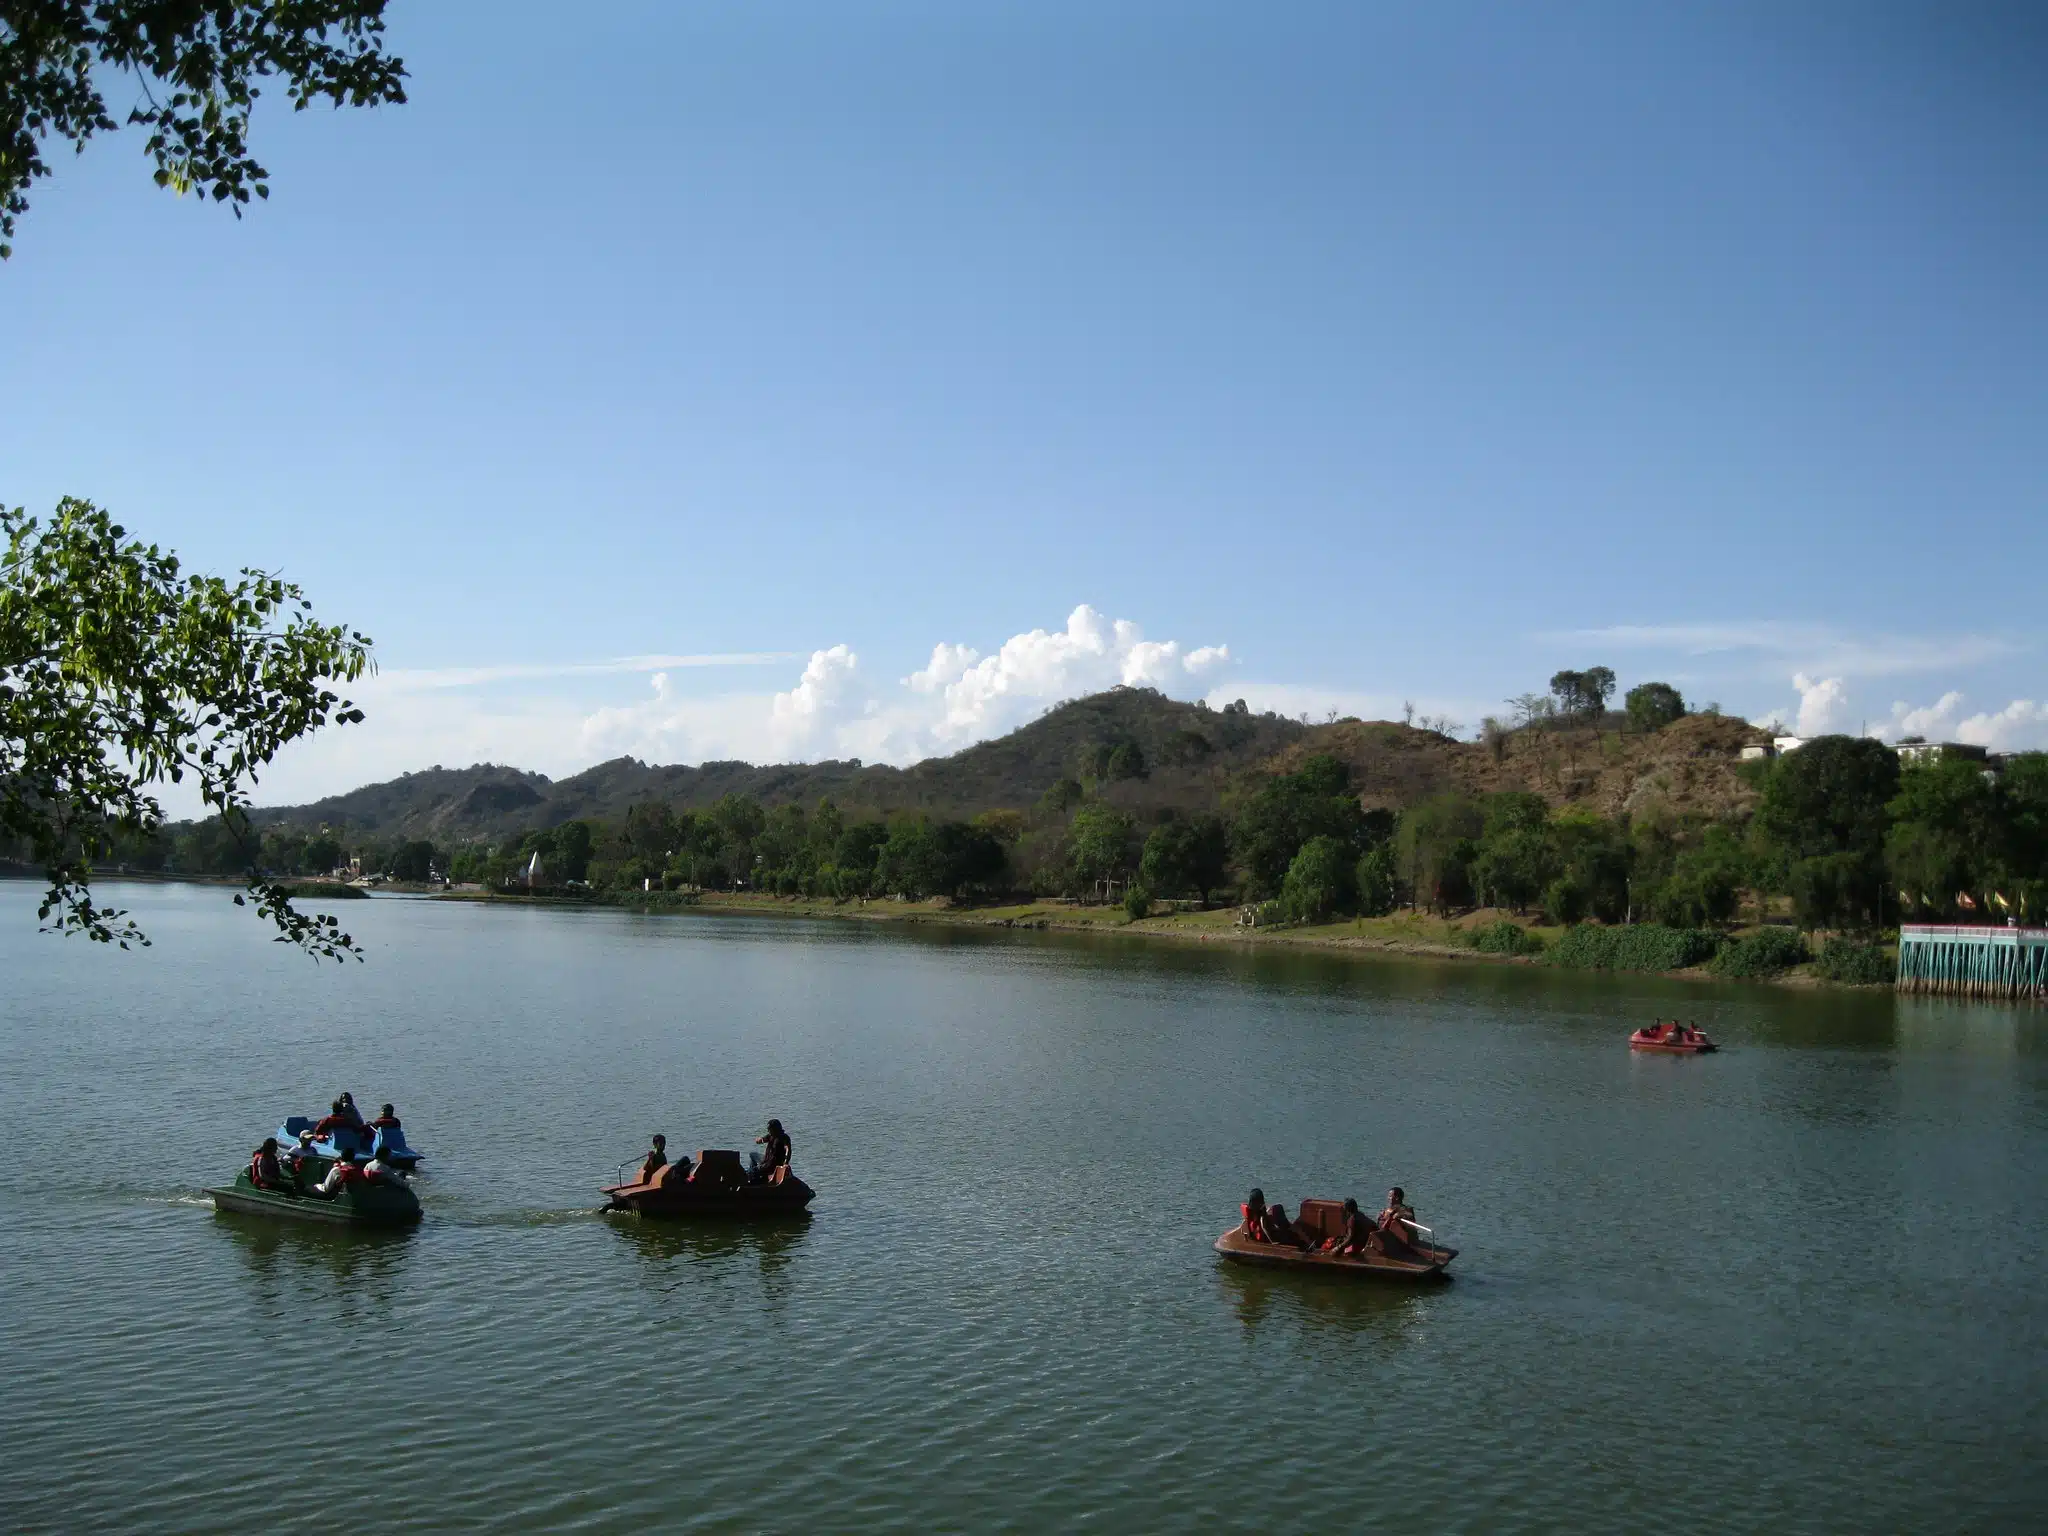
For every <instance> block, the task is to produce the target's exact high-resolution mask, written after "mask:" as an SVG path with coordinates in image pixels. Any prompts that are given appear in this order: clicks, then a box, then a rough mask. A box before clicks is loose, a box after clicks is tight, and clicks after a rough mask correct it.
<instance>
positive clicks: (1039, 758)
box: [253, 688, 1309, 843]
mask: <svg viewBox="0 0 2048 1536" xmlns="http://www.w3.org/2000/svg"><path fill="white" fill-rule="evenodd" d="M1308 734H1309V727H1307V726H1305V725H1303V724H1301V723H1300V722H1299V721H1294V720H1289V719H1286V718H1285V717H1283V716H1280V715H1274V714H1264V715H1259V714H1252V713H1250V712H1249V711H1245V710H1242V709H1239V708H1237V707H1234V706H1233V707H1228V708H1225V709H1222V710H1212V709H1209V708H1207V707H1205V706H1202V705H1197V704H1183V703H1181V702H1179V701H1177V700H1174V699H1169V698H1167V697H1165V696H1164V695H1163V694H1160V693H1157V692H1155V691H1153V690H1151V689H1149V688H1113V689H1111V690H1110V691H1108V692H1107V693H1098V694H1093V695H1091V696H1089V697H1088V698H1084V699H1075V700H1073V701H1072V702H1070V703H1066V704H1061V705H1059V706H1057V707H1056V708H1054V709H1051V710H1048V711H1047V712H1046V713H1045V714H1044V715H1041V716H1040V717H1039V718H1038V719H1036V720H1034V721H1032V722H1031V723H1030V724H1028V725H1025V726H1022V727H1020V728H1018V729H1017V730H1014V731H1012V732H1011V733H1010V734H1009V735H1007V736H1002V737H998V738H997V739H995V740H993V741H984V742H981V743H978V744H977V745H975V746H972V747H969V748H967V749H966V750H965V751H962V752H956V753H954V754H953V755H952V756H950V757H935V758H929V759H927V760H926V761H924V762H921V763H917V764H915V765H913V766H911V767H909V768H889V767H882V766H877V765H863V764H862V763H860V762H858V761H851V762H823V763H802V764H772V765H765V766H757V765H755V764H751V763H739V762H721V763H704V764H702V765H701V766H697V767H684V766H680V765H675V766H666V767H663V766H653V765H649V764H647V763H642V762H639V761H637V760H636V759H633V758H630V757H621V758H615V759H614V760H612V761H611V762H608V763H600V764H598V765H597V766H596V767H595V768H590V769H586V770H585V771H584V772H582V773H579V774H576V775H575V776H573V777H571V778H566V779H561V780H550V779H548V778H547V777H546V776H544V775H542V774H537V773H524V772H521V771H520V770H518V769H516V768H503V767H497V766H494V765H492V764H488V763H487V764H481V765H479V766H477V767H473V768H430V769H427V770H425V771H424V772H420V773H409V774H407V775H405V776H404V777H403V778H398V779H391V780H388V781H386V782H385V783H381V784H369V785H365V786H364V787H363V788H361V789H356V790H351V791H349V792H348V793H347V794H344V795H333V796H330V797H329V798H327V799H325V800H318V801H315V802H313V803H312V804H311V805H296V806H283V807H271V808H265V809H261V810H258V811H256V812H255V813H254V818H253V819H254V820H255V822H256V823H257V825H259V826H265V827H272V826H277V827H284V826H291V827H303V828H308V829H310V828H313V827H318V826H323V825H324V826H329V827H333V828H336V829H343V828H346V829H349V830H351V831H354V832H358V833H363V834H376V835H378V836H380V837H392V836H403V837H408V838H426V839H429V840H431V841H434V842H436V843H451V842H467V841H474V840H479V839H485V840H488V839H492V838H498V837H516V836H517V835H518V834H519V833H521V832H523V831H525V830H527V829H529V828H533V827H546V826H554V825H557V824H559V823H561V822H565V821H571V820H577V819H590V820H596V821H622V820H624V818H625V814H626V812H627V810H628V809H629V808H630V807H632V806H634V805H636V804H639V803H641V802H643V801H649V800H655V801H665V802H666V803H668V804H669V805H670V806H672V807H674V808H675V809H677V810H692V809H701V808H703V807H706V806H709V805H712V804H714V803H716V802H717V801H718V800H719V799H720V798H722V797H723V796H725V795H728V794H741V795H748V796H751V797H752V798H754V799H756V800H758V801H760V802H761V804H762V805H764V806H768V807H773V806H777V805H784V804H791V803H794V804H799V805H806V806H808V805H813V804H815V803H816V802H817V801H818V800H820V799H823V798H826V797H829V798H831V799H832V800H833V801H835V802H836V803H837V804H838V805H839V806H840V807H841V808H842V809H843V810H845V811H847V812H849V813H859V812H877V813H883V814H886V813H888V812H891V811H901V810H914V811H924V812H929V813H930V814H932V815H934V816H941V817H963V818H964V817H969V816H973V815H976V814H978V813H980V812H982V811H985V810H992V809H995V808H997V807H1005V806H1007V807H1021V806H1028V805H1031V804H1033V803H1035V802H1036V801H1037V800H1038V799H1039V798H1040V797H1041V796H1043V795H1044V794H1045V792H1046V791H1047V790H1049V789H1051V788H1052V787H1053V786H1054V785H1055V784H1057V783H1058V782H1059V781H1060V780H1062V779H1080V778H1087V779H1091V780H1097V781H1102V782H1104V783H1105V784H1108V785H1111V786H1114V789H1115V794H1114V796H1113V798H1115V799H1117V800H1120V801H1121V800H1129V801H1131V802H1132V803H1133V804H1134V805H1136V804H1161V805H1164V804H1172V805H1189V806H1193V805H1201V806H1207V805H1213V804H1215V803H1216V802H1217V801H1218V800H1219V799H1220V798H1221V795H1222V792H1223V790H1224V788H1225V787H1226V786H1227V785H1228V784H1229V783H1230V782H1231V781H1232V780H1233V779H1234V778H1235V777H1236V776H1238V775H1239V774H1241V773H1243V772H1244V771H1245V770H1247V769H1249V768H1253V767H1257V766H1259V765H1261V764H1263V763H1265V762H1268V761H1270V760H1271V759H1272V758H1273V757H1274V756H1275V755H1276V754H1277V753H1279V752H1280V751H1282V750H1283V749H1284V748H1286V747H1288V746H1289V745H1291V744H1293V743H1295V742H1298V741H1300V740H1301V739H1302V738H1304V737H1305V736H1306V735H1308Z"/></svg>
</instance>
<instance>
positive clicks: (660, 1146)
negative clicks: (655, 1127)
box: [639, 1136, 668, 1184]
mask: <svg viewBox="0 0 2048 1536" xmlns="http://www.w3.org/2000/svg"><path fill="white" fill-rule="evenodd" d="M667 1166H668V1138H667V1137H666V1136H656V1137H655V1138H654V1145H653V1147H652V1148H650V1149H649V1150H648V1153H647V1155H646V1156H645V1157H643V1158H641V1159H640V1178H639V1182H640V1183H642V1184H646V1183H649V1182H651V1181H652V1180H653V1178H654V1176H655V1175H656V1174H657V1173H659V1172H661V1170H662V1169H664V1168H666V1167H667Z"/></svg>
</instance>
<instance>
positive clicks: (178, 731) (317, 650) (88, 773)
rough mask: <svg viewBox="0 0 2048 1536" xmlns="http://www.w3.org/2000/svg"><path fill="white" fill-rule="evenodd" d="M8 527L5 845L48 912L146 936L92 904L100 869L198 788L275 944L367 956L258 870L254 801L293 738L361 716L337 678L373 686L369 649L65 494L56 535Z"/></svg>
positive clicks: (248, 574) (2, 661)
mask: <svg viewBox="0 0 2048 1536" xmlns="http://www.w3.org/2000/svg"><path fill="white" fill-rule="evenodd" d="M0 533H4V535H5V537H6V548H5V551H4V554H0V839H8V840H16V841H18V842H19V843H21V844H22V845H25V847H26V849H27V851H28V853H29V856H30V857H31V858H32V859H33V860H34V861H35V862H36V863H37V864H39V865H41V866H42V869H43V872H44V874H45V876H46V878H47V879H48V881H49V889H48V890H47V892H46V893H45V894H44V897H43V900H42V904H41V906H40V907H39V908H38V909H37V915H38V916H39V917H40V918H42V919H44V920H45V921H48V920H49V919H51V917H52V915H53V914H54V915H55V921H54V923H53V924H52V926H53V927H55V928H56V929H58V930H59V931H61V932H66V933H83V934H86V935H87V936H89V937H90V938H93V939H95V940H98V941H100V942H102V943H106V942H113V943H119V944H121V945H122V946H123V947H124V948H125V947H126V946H127V945H128V944H129V943H131V942H133V943H147V942H148V940H147V939H146V938H145V937H144V935H143V934H142V932H141V930H140V929H139V928H137V927H136V925H135V924H134V922H133V921H132V920H131V919H130V918H129V916H128V914H127V913H125V912H121V911H118V910H113V909H109V908H105V907H101V906H99V905H97V904H96V903H95V902H94V901H93V899H92V891H91V881H92V872H93V866H94V865H95V863H97V862H100V861H102V860H103V859H104V858H105V857H106V856H107V855H108V854H109V853H110V852H111V851H112V850H113V848H114V847H115V846H116V845H117V843H118V841H119V840H120V839H122V838H124V837H136V836H152V835H154V834H155V833H156V831H157V830H158V829H159V828H160V827H161V826H162V825H163V808H162V806H161V805H160V804H159V803H158V801H157V799H156V797H155V794H154V793H153V790H154V787H155V786H157V785H159V784H163V783H165V782H171V783H185V782H192V783H194V784H195V786H196V787H197V789H198V791H199V797H200V799H201V801H202V802H203V803H204V804H206V805H207V806H208V807H210V808H211V809H212V810H213V811H214V812H215V813H216V814H217V815H218V817H219V823H220V827H221V829H222V831H223V833H224V834H225V837H226V840H227V842H228V843H229V844H231V845H232V847H233V850H234V853H233V861H234V867H236V868H239V869H242V870H244V871H246V872H247V873H248V894H249V895H250V896H252V897H253V898H254V900H255V905H256V912H257V914H258V916H260V917H265V918H268V919H269V920H270V921H271V922H273V923H274V924H275V925H276V927H277V930H278V933H277V936H278V938H279V939H280V940H281V941H283V942H286V943H290V944H295V945H297V946H299V947H300V948H301V949H303V950H305V951H306V952H307V953H308V954H312V955H315V956H325V957H328V958H337V959H338V958H340V957H341V956H342V955H344V954H358V955H359V954H360V951H359V950H358V949H357V947H356V945H355V943H354V941H353V940H352V939H351V938H350V937H349V936H348V935H347V934H345V933H343V932H342V931H341V928H340V925H339V924H338V923H337V921H336V920H335V919H334V918H333V917H331V916H326V915H322V914H312V913H301V912H299V911H298V910H296V909H295V908H294V907H293V906H292V904H291V900H290V898H289V896H288V895H287V894H286V893H285V891H284V889H283V888H282V887H281V886H278V885H275V884H272V883H269V882H267V881H265V880H263V879H262V878H261V877H260V876H258V875H257V874H256V873H255V862H256V855H257V840H256V838H255V837H254V836H253V834H252V833H251V830H250V827H249V820H248V815H247V807H248V799H247V792H248V786H249V785H251V784H253V783H255V781H256V778H257V774H258V771H259V770H260V769H262V768H264V767H266V766H267V765H268V764H269V763H270V761H271V760H272V759H273V758H274V757H275V756H276V755H277V753H278V751H279V750H280V749H281V748H282V747H284V746H285V745H286V744H287V743H288V742H293V741H297V740H299V739H301V738H303V737H305V736H308V735H310V734H312V732H314V731H316V730H318V729H319V728H320V727H322V726H324V725H326V724H327V723H328V722H329V721H330V720H332V721H334V722H336V723H340V724H349V723H353V722H356V721H359V720H361V719H362V718H363V715H362V711H361V710H359V709H357V708H356V707H355V706H354V705H353V704H351V703H349V702H348V701H347V700H346V699H342V698H340V697H338V696H337V695H336V694H334V693H333V692H331V691H329V689H328V687H327V684H328V683H329V682H335V681H339V682H353V681H354V680H356V679H357V678H359V677H361V676H362V675H363V673H364V671H365V670H366V669H367V668H368V666H369V664H370V652H369V645H370V642H369V640H368V639H367V638H366V637H365V636H363V635H360V634H355V633H353V632H351V631H349V630H347V629H344V628H342V627H341V626H338V625H324V624H319V623H316V622H315V621H314V620H313V618H312V616H311V614H312V610H311V605H310V604H309V603H308V602H307V600H306V598H305V594H304V593H302V592H301V591H300V590H299V588H298V587H296V586H294V585H292V584H291V583H289V582H286V581H282V580H280V579H278V578H277V577H275V576H269V575H265V574H264V573H262V572H260V571H251V570H245V571H243V572H241V579H240V580H239V581H236V582H233V583H230V582H227V581H224V580H222V579H221V578H220V577H217V576H193V575H187V574H185V573H184V572H183V571H182V570H181V569H180V567H179V564H178V561H177V558H176V557H175V556H173V555H169V554H166V553H164V552H163V551H162V550H159V549H158V548H157V547H156V546H154V545H149V546H146V547H145V546H144V545H143V544H141V543H139V542H136V541H128V540H127V535H126V532H125V530H123V529H122V528H121V527H120V526H119V525H118V524H116V523H115V522H114V521H113V520H112V519H111V518H110V517H108V516H107V514H106V513H105V512H102V511H101V510H99V509H98V508H97V507H95V506H93V505H92V504H91V503H90V502H86V501H79V500H76V499H74V498H71V497H66V498H64V499H63V500H62V501H60V502H59V503H58V505H57V510H56V513H55V515H54V516H53V517H52V518H51V520H50V522H49V523H48V524H47V525H46V524H44V523H42V522H41V521H39V520H38V519H36V518H33V517H29V516H27V515H26V514H25V513H24V512H23V511H22V510H21V509H19V508H16V509H14V510H12V511H9V510H7V509H5V508H0ZM235 901H236V903H237V904H238V905H241V904H245V903H244V897H243V896H240V895H237V896H236V897H235Z"/></svg>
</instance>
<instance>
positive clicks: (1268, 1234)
mask: <svg viewBox="0 0 2048 1536" xmlns="http://www.w3.org/2000/svg"><path fill="white" fill-rule="evenodd" d="M1259 1239H1260V1241H1261V1242H1267V1243H1276V1244H1278V1245H1279V1246H1280V1247H1282V1248H1306V1247H1307V1246H1308V1240H1307V1239H1306V1238H1304V1237H1303V1236H1302V1235H1301V1234H1300V1233H1299V1232H1297V1231H1295V1230H1294V1223H1293V1222H1291V1221H1289V1220H1288V1219H1287V1207H1286V1206H1284V1205H1281V1204H1280V1203H1279V1202H1278V1201H1275V1202H1274V1203H1273V1204H1271V1205H1269V1206H1267V1207H1266V1211H1265V1215H1264V1216H1263V1217H1262V1218H1261V1220H1260V1222H1259Z"/></svg>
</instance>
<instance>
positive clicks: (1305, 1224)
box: [1216, 1200, 1458, 1284]
mask: <svg viewBox="0 0 2048 1536" xmlns="http://www.w3.org/2000/svg"><path fill="white" fill-rule="evenodd" d="M1290 1225H1292V1227H1293V1228H1294V1230H1295V1232H1296V1233H1297V1234H1299V1235H1300V1236H1301V1237H1302V1239H1303V1240H1304V1241H1306V1242H1307V1243H1308V1245H1309V1246H1308V1247H1306V1248H1292V1247H1289V1246H1288V1245H1287V1244H1285V1243H1270V1242H1266V1241H1265V1240H1263V1239H1260V1238H1252V1237H1247V1236H1246V1235H1245V1230H1244V1226H1243V1223H1239V1224H1238V1225H1237V1226H1234V1227H1232V1228H1231V1229H1230V1230H1229V1231H1228V1232H1226V1233H1224V1234H1223V1235H1222V1236H1221V1237H1219V1238H1217V1239H1216V1251H1217V1252H1218V1253H1220V1254H1222V1255H1223V1257H1224V1258H1226V1259H1229V1260H1230V1261H1231V1262H1232V1263H1234V1264H1258V1265H1263V1266H1265V1267H1267V1268H1271V1269H1293V1270H1300V1271H1302V1272H1304V1273H1310V1274H1318V1275H1341V1276H1343V1277H1345V1278H1346V1279H1358V1280H1393V1281H1401V1282H1406V1283H1409V1284H1413V1283H1416V1282H1418V1281H1426V1280H1448V1279H1450V1278H1451V1277H1450V1276H1449V1275H1448V1274H1447V1273H1445V1271H1446V1270H1447V1269H1448V1268H1449V1266H1450V1262H1451V1260H1453V1259H1455V1258H1456V1257H1457V1256H1458V1250H1457V1249H1455V1248H1445V1247H1442V1246H1441V1245H1439V1244H1438V1242H1437V1240H1436V1234H1435V1233H1434V1232H1432V1231H1430V1229H1429V1228H1428V1227H1424V1226H1418V1225H1416V1224H1415V1223H1414V1222H1410V1223H1409V1224H1408V1226H1409V1230H1410V1231H1411V1233H1412V1234H1413V1236H1412V1237H1411V1239H1410V1241H1411V1242H1412V1244H1413V1245H1414V1249H1415V1257H1414V1258H1412V1259H1410V1258H1399V1257H1395V1256H1393V1255H1389V1254H1384V1253H1373V1252H1370V1251H1368V1252H1366V1253H1325V1252H1323V1243H1324V1242H1325V1241H1326V1240H1327V1239H1329V1238H1333V1237H1335V1236H1336V1235H1337V1234H1338V1233H1340V1232H1342V1231H1343V1230H1344V1202H1343V1201H1341V1200H1304V1201H1302V1202H1301V1209H1300V1210H1299V1212H1297V1213H1296V1215H1295V1218H1294V1220H1293V1222H1292V1223H1290Z"/></svg>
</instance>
